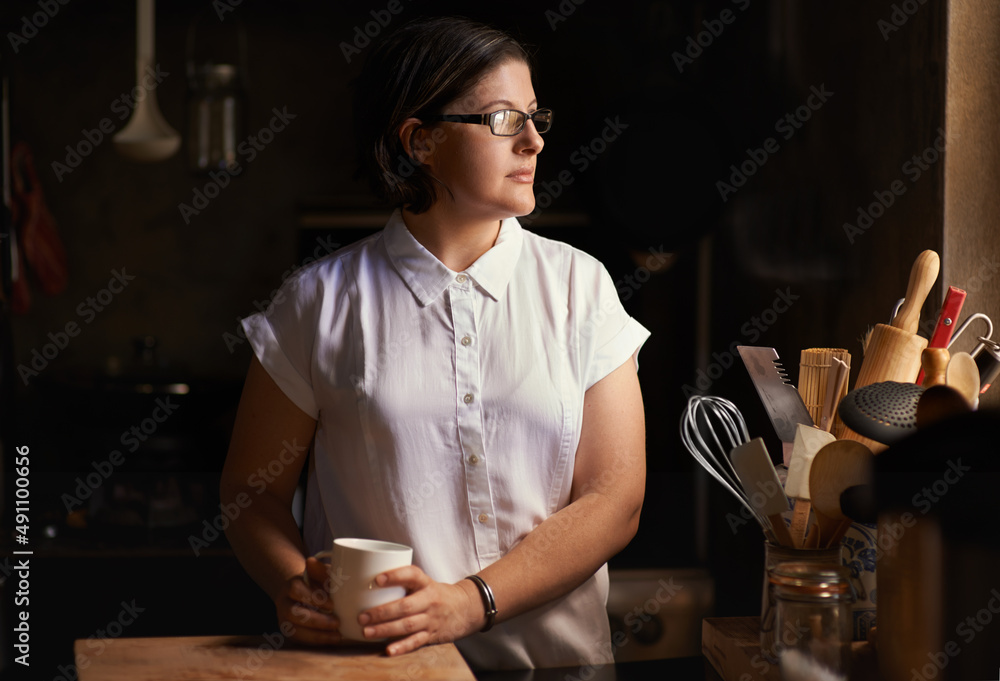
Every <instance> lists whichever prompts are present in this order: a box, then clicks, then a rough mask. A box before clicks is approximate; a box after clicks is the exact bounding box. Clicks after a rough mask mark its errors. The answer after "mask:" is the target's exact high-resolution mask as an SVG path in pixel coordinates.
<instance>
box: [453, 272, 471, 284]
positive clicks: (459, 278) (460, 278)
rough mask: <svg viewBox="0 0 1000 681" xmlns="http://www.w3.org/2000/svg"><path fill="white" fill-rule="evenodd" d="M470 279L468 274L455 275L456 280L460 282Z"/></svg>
mask: <svg viewBox="0 0 1000 681" xmlns="http://www.w3.org/2000/svg"><path fill="white" fill-rule="evenodd" d="M468 280H469V278H468V277H467V276H465V275H464V274H460V275H458V276H457V277H455V281H457V282H458V283H459V284H464V283H465V282H466V281H468Z"/></svg>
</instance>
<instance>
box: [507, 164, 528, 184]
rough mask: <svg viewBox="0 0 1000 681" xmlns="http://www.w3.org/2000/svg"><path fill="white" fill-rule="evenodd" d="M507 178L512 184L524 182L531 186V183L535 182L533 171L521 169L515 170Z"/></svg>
mask: <svg viewBox="0 0 1000 681" xmlns="http://www.w3.org/2000/svg"><path fill="white" fill-rule="evenodd" d="M507 177H509V178H510V179H512V180H514V182H524V183H526V184H531V183H532V182H534V181H535V169H534V168H521V169H519V170H515V171H514V172H512V173H511V174H510V175H508V176H507Z"/></svg>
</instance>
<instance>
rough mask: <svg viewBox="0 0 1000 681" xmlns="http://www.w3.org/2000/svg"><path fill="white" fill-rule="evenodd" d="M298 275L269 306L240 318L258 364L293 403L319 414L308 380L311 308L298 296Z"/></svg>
mask: <svg viewBox="0 0 1000 681" xmlns="http://www.w3.org/2000/svg"><path fill="white" fill-rule="evenodd" d="M300 284H301V281H300V279H299V278H293V279H290V280H288V281H286V282H285V284H284V285H283V286H282V287H281V288H280V289H279V293H278V294H277V295H276V296H275V298H274V300H273V301H272V303H271V305H270V306H268V308H267V310H265V311H264V312H258V313H257V314H254V315H251V316H249V317H247V318H246V319H244V320H243V330H244V331H245V332H246V336H247V339H248V340H249V341H250V345H251V346H252V347H253V351H254V354H255V355H256V356H257V359H258V360H259V361H260V363H261V366H263V367H264V370H265V371H267V373H268V375H269V376H270V377H271V378H272V379H273V380H274V382H275V383H276V384H277V385H278V387H279V388H280V389H281V391H282V392H283V393H284V394H285V396H286V397H288V399H290V400H291V401H292V402H293V403H295V406H297V407H298V408H299V409H301V410H302V411H304V412H305V413H306V414H309V416H311V417H313V418H314V419H315V418H318V417H319V406H318V405H317V403H316V395H315V392H314V390H313V385H312V380H311V367H312V348H313V344H314V339H315V324H314V323H313V324H310V320H312V319H314V318H315V310H314V306H313V304H312V302H313V301H310V300H309V299H308V298H307V297H304V296H303V295H302V293H303V288H304V287H303V286H301V285H300Z"/></svg>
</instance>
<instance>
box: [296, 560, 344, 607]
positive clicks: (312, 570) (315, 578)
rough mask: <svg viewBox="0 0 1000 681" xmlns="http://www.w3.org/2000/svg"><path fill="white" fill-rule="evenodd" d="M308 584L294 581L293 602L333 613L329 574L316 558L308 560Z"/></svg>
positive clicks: (303, 581) (304, 581)
mask: <svg viewBox="0 0 1000 681" xmlns="http://www.w3.org/2000/svg"><path fill="white" fill-rule="evenodd" d="M306 574H307V575H308V576H309V581H308V583H307V582H306V580H304V579H298V578H296V579H294V580H293V581H292V584H291V588H290V590H289V594H290V596H291V597H292V599H293V600H297V601H299V602H300V603H305V604H306V605H309V606H312V607H314V608H317V609H319V610H323V611H324V612H333V600H332V599H331V598H330V585H329V573H328V571H327V567H326V565H324V564H323V563H321V562H319V561H318V560H316V559H315V558H309V559H308V560H306Z"/></svg>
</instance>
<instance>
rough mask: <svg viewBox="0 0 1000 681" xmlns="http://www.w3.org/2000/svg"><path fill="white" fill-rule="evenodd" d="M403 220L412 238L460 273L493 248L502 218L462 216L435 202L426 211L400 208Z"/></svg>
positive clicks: (445, 264)
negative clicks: (472, 218) (486, 218)
mask: <svg viewBox="0 0 1000 681" xmlns="http://www.w3.org/2000/svg"><path fill="white" fill-rule="evenodd" d="M403 222H405V223H406V228H407V229H409V230H410V234H412V235H413V238H414V239H416V240H417V241H419V242H420V245H421V246H423V247H424V248H426V249H427V250H428V251H430V252H431V253H433V254H434V257H436V258H437V259H438V260H440V261H441V262H442V263H444V266H445V267H447V268H448V269H450V270H452V271H453V272H461V271H462V270H464V269H466V268H468V267H469V266H470V265H472V263H474V262H476V261H477V260H479V258H480V256H482V255H483V254H484V253H485V252H486V251H488V250H490V249H491V248H493V244H494V243H496V240H497V236H498V235H499V234H500V225H501V222H502V221H501V220H470V219H468V218H466V219H462V218H460V217H459V216H456V215H454V214H453V213H452V212H450V211H448V210H447V209H446V208H445V207H443V206H441V203H440V202H438V203H437V204H435V205H434V206H431V208H430V209H428V210H427V211H426V212H423V213H420V214H419V215H418V214H415V213H412V212H410V211H408V210H406V209H405V208H404V209H403Z"/></svg>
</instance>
